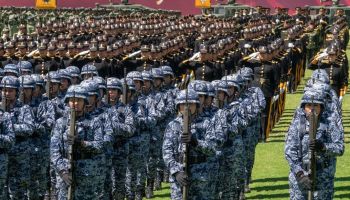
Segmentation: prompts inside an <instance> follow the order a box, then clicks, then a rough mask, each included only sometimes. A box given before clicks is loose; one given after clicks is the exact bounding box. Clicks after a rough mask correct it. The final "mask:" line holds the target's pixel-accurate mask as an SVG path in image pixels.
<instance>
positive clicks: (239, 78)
mask: <svg viewBox="0 0 350 200" xmlns="http://www.w3.org/2000/svg"><path fill="white" fill-rule="evenodd" d="M231 76H232V77H233V79H234V81H235V82H236V83H238V85H239V86H240V87H242V86H244V85H245V84H246V83H245V80H244V79H243V77H242V76H241V75H240V74H232V75H231Z"/></svg>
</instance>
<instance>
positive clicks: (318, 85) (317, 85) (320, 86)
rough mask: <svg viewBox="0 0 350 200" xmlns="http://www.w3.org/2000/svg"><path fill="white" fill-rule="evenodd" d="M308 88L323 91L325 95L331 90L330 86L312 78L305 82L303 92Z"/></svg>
mask: <svg viewBox="0 0 350 200" xmlns="http://www.w3.org/2000/svg"><path fill="white" fill-rule="evenodd" d="M308 90H317V91H320V92H322V93H325V94H327V95H329V94H330V93H331V92H330V91H331V86H330V85H328V84H326V83H323V82H321V81H317V80H312V79H309V80H308V81H307V82H306V85H305V88H304V92H306V91H308Z"/></svg>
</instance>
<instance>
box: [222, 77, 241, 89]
mask: <svg viewBox="0 0 350 200" xmlns="http://www.w3.org/2000/svg"><path fill="white" fill-rule="evenodd" d="M221 80H223V81H226V82H227V86H228V87H236V88H238V89H240V88H241V87H240V86H239V84H238V82H237V80H236V79H235V78H234V77H233V76H231V75H228V76H223V77H222V78H221Z"/></svg>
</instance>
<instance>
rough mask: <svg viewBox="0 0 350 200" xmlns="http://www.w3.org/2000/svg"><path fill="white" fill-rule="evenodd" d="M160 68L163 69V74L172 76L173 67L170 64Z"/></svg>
mask: <svg viewBox="0 0 350 200" xmlns="http://www.w3.org/2000/svg"><path fill="white" fill-rule="evenodd" d="M160 68H161V70H162V71H163V74H164V75H171V76H174V72H173V69H172V68H171V67H170V66H166V65H165V66H161V67H160Z"/></svg>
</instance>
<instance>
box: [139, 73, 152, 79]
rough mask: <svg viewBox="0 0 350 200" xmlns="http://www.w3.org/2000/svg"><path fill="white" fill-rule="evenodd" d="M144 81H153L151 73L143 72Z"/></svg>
mask: <svg viewBox="0 0 350 200" xmlns="http://www.w3.org/2000/svg"><path fill="white" fill-rule="evenodd" d="M141 75H142V79H143V80H145V81H153V75H152V73H151V72H150V71H143V72H142V73H141Z"/></svg>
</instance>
